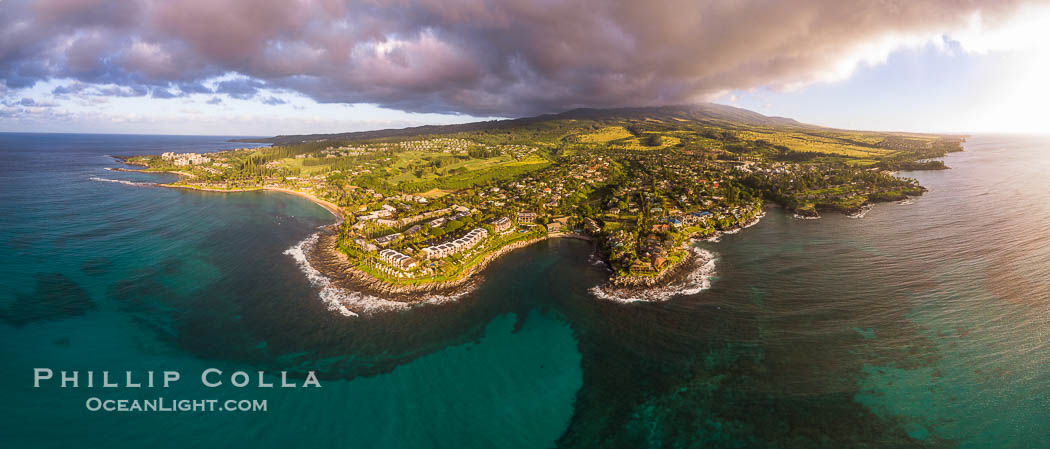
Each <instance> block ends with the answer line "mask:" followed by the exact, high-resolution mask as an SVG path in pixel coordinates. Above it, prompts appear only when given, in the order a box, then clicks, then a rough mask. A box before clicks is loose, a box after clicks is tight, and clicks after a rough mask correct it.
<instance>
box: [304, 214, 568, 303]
mask: <svg viewBox="0 0 1050 449" xmlns="http://www.w3.org/2000/svg"><path fill="white" fill-rule="evenodd" d="M336 237H337V236H336V235H335V233H334V232H333V229H332V227H331V226H324V227H322V229H320V230H318V238H317V240H316V242H315V243H314V244H313V245H312V247H311V248H308V249H307V250H306V259H307V262H308V263H309V264H310V266H311V267H312V268H313V269H315V270H317V271H318V272H320V273H322V274H323V275H325V276H326V277H328V278H330V279H331V280H332V282H333V284H335V286H337V287H339V288H342V289H344V290H349V291H355V292H360V293H363V294H366V295H374V296H380V297H383V298H384V299H388V300H391V301H398V302H405V303H416V302H423V301H425V300H426V297H419V296H412V295H415V294H419V293H424V294H428V295H442V296H461V295H465V294H467V293H470V292H472V291H474V290H475V289H476V288H477V287H479V286H480V285H481V280H482V279H483V277H482V272H483V271H484V270H485V269H486V268H488V266H489V264H491V263H492V262H495V261H496V260H497V259H499V258H500V257H502V256H503V255H505V254H507V253H509V252H512V251H514V250H517V249H520V248H524V247H526V246H530V245H532V244H535V243H539V242H542V241H546V240H548V239H551V238H563V237H569V236H543V237H536V238H532V239H528V240H521V241H517V242H514V243H511V244H509V245H506V246H503V247H501V248H500V249H498V250H496V251H493V252H491V253H488V254H486V255H485V256H484V257H482V259H481V260H480V261H478V262H477V263H475V264H474V265H471V266H470V267H468V268H466V269H464V271H462V272H461V273H459V275H458V276H457V277H456V278H455V279H450V280H447V281H433V282H419V283H412V284H393V283H390V282H387V281H384V280H382V279H379V278H376V277H374V276H372V275H371V274H368V273H366V272H364V271H361V270H360V269H358V268H357V266H356V265H355V264H352V263H350V261H349V258H348V257H347V255H346V254H345V253H343V252H342V251H340V250H339V248H338V239H337V238H336Z"/></svg>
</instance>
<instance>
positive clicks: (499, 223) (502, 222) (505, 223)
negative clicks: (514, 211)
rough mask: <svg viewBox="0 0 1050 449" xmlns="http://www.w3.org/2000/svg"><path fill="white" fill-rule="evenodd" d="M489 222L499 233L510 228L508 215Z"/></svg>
mask: <svg viewBox="0 0 1050 449" xmlns="http://www.w3.org/2000/svg"><path fill="white" fill-rule="evenodd" d="M489 224H491V225H492V229H495V230H496V232H499V233H503V232H507V231H508V230H510V219H509V218H507V217H500V218H497V219H495V220H492V222H491V223H489Z"/></svg>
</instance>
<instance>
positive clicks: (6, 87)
mask: <svg viewBox="0 0 1050 449" xmlns="http://www.w3.org/2000/svg"><path fill="white" fill-rule="evenodd" d="M1046 42H1050V2H1048V1H1041V2H1026V1H1020V0H998V1H977V0H969V1H967V0H877V1H876V0H793V1H791V2H780V1H772V0H739V1H734V2H724V1H714V0H665V1H650V2H638V1H630V0H620V1H618V0H571V1H570V0H532V1H528V2H521V1H510V0H506V1H504V0H351V1H344V0H294V1H289V0H181V1H177V2H174V1H157V0H119V1H108V0H35V1H28V0H0V132H4V131H7V132H106V133H146V134H215V135H254V136H268V135H278V134H303V133H325V132H346V131H360V130H369V129H382V128H400V127H406V126H418V125H423V124H449V123H462V122H470V121H477V120H491V119H496V118H510V117H522V116H530V115H536V114H542V113H554V112H561V111H565V110H569V109H573V108H577V107H598V108H604V107H621V106H656V105H666V104H686V103H696V102H705V101H711V102H716V103H722V104H728V105H732V106H737V107H742V108H746V109H750V110H754V111H757V112H760V113H763V114H767V115H777V116H784V117H790V118H794V119H797V120H800V121H803V122H807V123H813V124H818V125H824V126H831V127H837V128H849V129H870V130H897V131H924V132H1012V133H1046V132H1048V131H1050V126H1047V125H1046V120H1045V119H1044V117H1045V115H1046V114H1045V112H1044V108H1045V105H1047V104H1050V84H1048V83H1047V81H1046V80H1050V45H1048V44H1046Z"/></svg>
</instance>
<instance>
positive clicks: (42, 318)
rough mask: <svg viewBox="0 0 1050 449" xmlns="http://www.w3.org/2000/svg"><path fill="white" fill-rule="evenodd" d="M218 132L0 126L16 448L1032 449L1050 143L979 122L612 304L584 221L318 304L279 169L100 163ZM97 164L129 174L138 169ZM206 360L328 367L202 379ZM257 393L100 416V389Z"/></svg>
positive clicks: (9, 435) (6, 321)
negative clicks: (373, 307) (141, 381)
mask: <svg viewBox="0 0 1050 449" xmlns="http://www.w3.org/2000/svg"><path fill="white" fill-rule="evenodd" d="M232 146H233V145H232V144H229V143H225V142H224V139H223V138H214V137H173V136H85V135H25V134H0V152H2V158H0V161H2V162H0V172H2V173H3V178H4V180H5V181H4V182H5V184H6V186H5V188H3V189H0V205H2V210H3V214H0V220H2V221H0V282H2V285H3V288H2V289H0V341H2V342H3V343H2V344H0V348H2V352H0V358H2V360H3V362H0V374H2V376H3V377H2V378H3V379H4V382H2V383H0V397H4V398H6V399H7V400H5V401H2V403H0V420H3V422H5V423H7V424H10V425H5V426H0V443H3V444H0V446H4V447H69V446H71V445H72V446H98V445H101V444H107V445H109V446H118V447H119V446H126V447H141V446H145V445H150V446H153V447H187V446H204V447H216V446H234V447H238V446H249V445H250V446H254V447H290V446H293V447H299V446H314V447H392V448H394V447H456V448H464V447H522V448H526V447H551V446H560V447H626V448H636V447H701V446H703V447H858V446H867V447H941V446H943V447H970V448H983V447H1008V448H1029V447H1044V446H1045V441H1046V440H1047V439H1048V438H1050V399H1048V398H1050V394H1048V393H1050V391H1047V390H1048V389H1050V370H1048V369H1047V368H1048V367H1050V364H1048V355H1047V349H1048V347H1047V337H1048V333H1050V326H1048V324H1050V322H1048V321H1050V313H1048V312H1050V244H1048V243H1047V238H1048V237H1050V198H1048V196H1050V181H1048V179H1047V177H1046V176H1044V174H1043V171H1044V170H1045V169H1046V168H1047V167H1050V150H1048V148H1050V142H1048V141H1047V140H1045V139H1042V140H1041V139H1034V138H1018V137H996V136H981V137H975V138H972V139H971V140H970V142H969V143H968V144H967V146H966V148H967V151H966V152H965V153H958V154H952V155H950V156H949V157H948V158H946V162H947V164H948V165H949V166H951V167H953V169H952V170H946V171H938V172H921V173H904V175H906V176H914V177H917V178H919V179H920V181H922V183H923V185H925V186H926V187H928V188H929V189H930V192H929V193H927V194H926V195H924V196H923V197H921V198H918V199H915V200H913V203H912V204H901V203H888V204H882V205H879V206H878V207H875V208H874V209H872V210H871V211H869V212H868V213H867V214H866V215H865V216H864V217H863V218H860V219H850V218H847V217H845V216H841V215H833V214H828V215H826V216H825V217H824V218H823V219H821V220H797V219H794V218H792V217H790V216H789V215H787V214H784V213H782V212H781V211H780V210H779V209H775V208H773V209H770V210H769V211H768V213H767V215H766V216H765V217H764V218H763V219H762V221H761V222H760V223H759V224H757V225H755V226H753V227H751V228H749V229H746V230H744V231H742V232H739V233H737V234H733V235H726V236H723V237H722V238H721V239H720V241H718V242H704V243H701V244H700V245H701V247H702V248H703V249H705V250H707V251H710V252H711V253H713V254H715V255H716V256H717V260H716V267H715V268H714V270H713V274H712V277H711V279H709V281H710V288H709V289H707V290H704V291H700V292H699V293H697V294H695V295H689V296H679V297H676V298H672V299H670V300H668V301H664V302H659V303H645V302H633V303H626V304H624V303H619V302H614V301H608V300H603V299H598V298H596V297H595V296H593V295H592V294H591V293H590V292H589V289H591V288H592V287H594V286H595V285H598V284H599V283H601V282H602V280H603V279H604V277H605V276H606V271H605V268H604V267H603V266H601V265H600V264H593V263H592V261H593V259H592V258H590V255H591V249H590V247H589V244H588V243H586V242H582V241H576V240H572V239H555V240H551V241H548V242H544V243H540V244H537V245H533V246H531V247H528V248H525V249H522V250H519V251H515V252H513V253H511V254H509V255H507V256H505V257H504V258H501V259H500V260H499V261H497V262H495V263H494V264H492V266H491V267H490V268H489V269H488V270H487V271H486V273H485V282H484V284H483V285H482V286H481V287H480V289H479V290H478V291H477V292H475V293H473V294H471V295H468V296H466V297H463V298H461V299H459V300H457V301H454V302H447V303H442V304H433V305H427V306H422V307H416V308H412V309H410V310H406V311H397V312H393V313H380V314H377V315H374V316H370V317H366V318H363V317H347V316H343V315H342V314H340V313H338V312H337V311H332V310H329V307H328V305H326V304H325V302H324V301H322V300H321V298H320V297H319V293H320V291H319V288H318V286H317V285H315V284H314V283H311V281H310V279H308V278H307V276H305V275H304V274H303V272H302V270H301V267H300V266H299V265H297V263H296V260H295V259H294V258H293V257H292V256H290V255H287V254H284V252H285V251H287V250H288V249H289V248H292V247H293V246H294V245H295V244H297V243H298V242H301V241H302V240H303V239H304V238H306V237H307V236H309V235H310V234H311V233H312V232H314V231H315V229H316V228H317V227H318V226H320V225H323V224H326V223H330V222H331V221H332V217H331V215H330V214H329V213H328V212H326V211H325V210H324V209H322V208H321V207H319V206H316V205H314V204H312V203H310V202H309V201H307V200H304V199H302V198H298V197H294V196H291V195H285V194H281V193H276V192H265V193H264V192H252V193H236V194H223V193H204V192H191V191H182V190H173V189H164V188H158V187H151V186H149V185H146V184H148V183H152V182H158V181H164V180H165V179H168V178H167V177H166V176H164V175H146V174H137V173H126V172H110V171H106V170H104V168H105V167H111V166H115V165H116V164H115V163H114V162H113V161H112V159H110V158H108V157H106V156H105V155H107V154H112V155H118V154H131V153H141V152H162V151H172V150H175V151H206V150H209V149H219V148H229V147H232ZM92 178H100V179H111V180H117V181H128V182H132V183H140V184H138V185H128V184H125V183H118V182H104V181H98V180H93V179H92ZM34 367H50V368H53V369H55V370H56V371H57V370H59V369H67V370H72V369H79V370H81V371H86V370H88V369H95V370H99V371H101V370H103V369H107V370H111V371H125V370H134V371H142V372H144V371H146V370H157V371H159V370H165V369H177V370H179V371H181V372H182V373H183V379H182V380H181V381H180V382H179V383H178V384H177V385H176V387H173V388H172V389H169V390H164V391H160V392H158V391H153V390H144V391H131V390H129V389H116V391H100V390H99V389H94V390H92V389H85V388H79V389H61V388H54V387H51V388H40V389H34V388H32V369H33V368H34ZM207 367H218V368H220V369H223V370H225V371H229V370H235V369H242V370H246V371H252V372H254V371H258V370H267V371H271V372H272V371H280V370H286V371H290V372H291V374H292V376H293V377H295V378H296V379H299V381H300V382H301V380H302V378H301V376H302V375H303V374H304V373H305V372H306V371H308V370H315V371H317V373H318V375H319V377H320V378H321V383H322V385H323V388H321V389H308V388H306V389H304V388H296V389H281V388H275V389H272V390H268V389H257V388H245V389H236V388H232V387H228V386H227V387H220V388H216V389H209V388H204V387H202V386H201V385H200V383H199V381H198V380H197V379H196V376H199V373H200V371H201V370H203V369H205V368H207ZM158 395H163V396H166V397H171V398H176V397H179V398H190V399H193V398H212V397H215V398H223V399H225V398H237V399H241V398H246V399H267V400H268V410H267V411H266V412H256V413H228V414H224V413H182V414H179V413H168V414H164V413H138V414H135V413H108V414H107V413H102V412H89V411H87V410H85V408H84V401H85V400H86V399H87V398H88V397H91V396H99V397H114V398H117V397H121V398H151V397H156V396H158Z"/></svg>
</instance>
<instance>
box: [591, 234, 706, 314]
mask: <svg viewBox="0 0 1050 449" xmlns="http://www.w3.org/2000/svg"><path fill="white" fill-rule="evenodd" d="M691 249H692V251H693V252H694V253H695V254H696V257H697V258H698V259H699V263H698V264H697V267H696V268H695V269H693V270H692V271H690V272H689V273H688V274H687V275H686V276H685V277H684V278H682V279H681V280H679V281H675V282H673V283H671V284H669V285H666V286H663V287H652V288H648V287H646V288H638V289H617V288H612V287H609V286H595V287H591V289H590V292H591V294H593V295H594V296H596V297H598V298H601V299H606V300H610V301H616V302H622V303H631V302H638V301H666V300H668V299H671V298H673V297H675V296H678V295H695V294H697V293H700V292H702V291H704V290H707V289H709V288H711V278H712V276H714V273H715V255H714V253H712V252H710V251H708V250H705V249H701V248H696V247H692V248H691Z"/></svg>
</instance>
